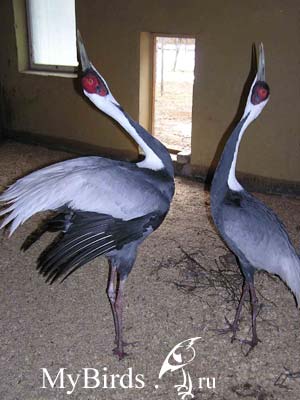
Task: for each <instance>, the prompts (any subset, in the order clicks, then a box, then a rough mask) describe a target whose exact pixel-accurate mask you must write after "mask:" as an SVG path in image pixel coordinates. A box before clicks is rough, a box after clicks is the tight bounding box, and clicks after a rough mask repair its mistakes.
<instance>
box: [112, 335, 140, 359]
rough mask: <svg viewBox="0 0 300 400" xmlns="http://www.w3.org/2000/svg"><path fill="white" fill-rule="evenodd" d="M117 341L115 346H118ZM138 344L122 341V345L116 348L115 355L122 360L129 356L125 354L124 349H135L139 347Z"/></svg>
mask: <svg viewBox="0 0 300 400" xmlns="http://www.w3.org/2000/svg"><path fill="white" fill-rule="evenodd" d="M117 343H118V342H117V340H115V344H117ZM137 343H138V342H130V343H128V342H124V341H122V342H121V344H120V345H118V346H117V347H115V348H114V349H113V354H114V355H115V356H117V357H119V360H122V359H123V358H124V357H126V356H128V355H129V354H128V353H125V351H124V347H126V346H133V347H135V346H136V345H137Z"/></svg>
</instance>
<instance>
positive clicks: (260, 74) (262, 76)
mask: <svg viewBox="0 0 300 400" xmlns="http://www.w3.org/2000/svg"><path fill="white" fill-rule="evenodd" d="M258 57H259V58H258V67H257V80H258V81H261V82H265V81H266V72H265V52H264V46H263V44H262V43H261V44H260V45H259V56H258Z"/></svg>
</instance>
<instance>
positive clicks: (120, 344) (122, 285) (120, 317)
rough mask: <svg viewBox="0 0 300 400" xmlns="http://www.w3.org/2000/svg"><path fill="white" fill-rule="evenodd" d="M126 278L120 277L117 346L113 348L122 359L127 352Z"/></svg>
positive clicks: (117, 304) (117, 309)
mask: <svg viewBox="0 0 300 400" xmlns="http://www.w3.org/2000/svg"><path fill="white" fill-rule="evenodd" d="M125 282H126V278H125V279H120V281H119V287H118V293H117V298H116V301H115V305H114V306H115V313H116V343H117V347H116V348H115V349H114V350H113V352H114V354H116V355H117V356H118V357H119V360H122V358H124V357H125V356H126V355H127V354H126V353H125V352H124V345H125V344H124V342H123V298H124V288H125Z"/></svg>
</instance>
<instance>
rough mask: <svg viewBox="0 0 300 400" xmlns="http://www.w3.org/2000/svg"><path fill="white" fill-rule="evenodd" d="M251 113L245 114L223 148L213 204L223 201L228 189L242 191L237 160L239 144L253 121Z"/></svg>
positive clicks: (215, 181) (212, 192) (213, 193)
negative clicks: (237, 173) (236, 172)
mask: <svg viewBox="0 0 300 400" xmlns="http://www.w3.org/2000/svg"><path fill="white" fill-rule="evenodd" d="M249 116H250V114H249V113H247V114H244V116H243V118H242V119H241V120H240V122H239V123H238V124H237V126H236V127H235V129H234V130H233V132H232V134H231V136H230V138H229V139H228V141H227V143H226V145H225V148H224V150H223V153H222V156H221V159H220V162H219V164H218V167H217V169H216V172H215V174H214V178H213V181H212V187H211V199H212V203H213V204H212V206H214V205H215V204H216V203H218V202H219V201H221V200H222V199H223V198H224V196H225V195H226V193H227V192H228V190H229V189H230V190H233V191H241V190H243V187H242V186H241V185H240V183H239V182H238V180H237V179H236V176H235V170H236V161H237V155H238V150H239V144H240V142H241V139H242V137H243V134H244V132H245V130H246V128H247V127H248V125H249V124H250V122H251V119H250V118H249Z"/></svg>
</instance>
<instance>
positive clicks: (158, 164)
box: [86, 93, 174, 177]
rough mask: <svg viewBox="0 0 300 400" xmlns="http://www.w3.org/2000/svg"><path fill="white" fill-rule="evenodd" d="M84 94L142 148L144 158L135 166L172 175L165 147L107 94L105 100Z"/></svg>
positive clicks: (170, 160)
mask: <svg viewBox="0 0 300 400" xmlns="http://www.w3.org/2000/svg"><path fill="white" fill-rule="evenodd" d="M86 95H87V96H88V97H89V98H90V100H91V101H92V102H93V103H94V104H95V105H96V107H97V108H99V109H100V110H102V111H103V112H104V113H105V114H107V115H109V116H110V117H112V118H113V119H114V120H115V121H117V122H118V123H119V124H120V125H121V126H122V127H123V128H124V129H125V130H126V131H127V132H128V134H129V135H130V136H131V137H132V138H133V139H134V141H135V142H136V143H137V144H138V145H139V146H140V147H141V148H142V150H143V152H144V154H145V159H144V160H143V161H141V162H139V163H137V166H138V167H140V168H148V169H151V170H154V171H159V170H165V171H166V172H167V173H168V175H170V176H171V177H173V176H174V169H173V163H172V159H171V156H170V154H169V152H168V150H167V149H166V147H165V146H164V145H163V144H162V143H161V142H160V141H159V140H157V139H155V138H154V137H153V136H152V135H150V133H149V132H147V131H146V130H145V129H144V128H143V127H142V126H141V125H140V124H139V123H137V122H136V121H134V120H133V119H132V118H131V117H130V116H129V115H128V114H127V113H126V112H125V111H124V110H123V109H122V107H121V106H120V105H119V103H118V102H117V101H116V100H115V99H114V97H113V96H112V95H111V94H109V95H108V96H107V97H108V98H107V100H106V101H101V102H100V99H99V97H98V96H97V95H96V96H95V95H89V94H87V93H86Z"/></svg>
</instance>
